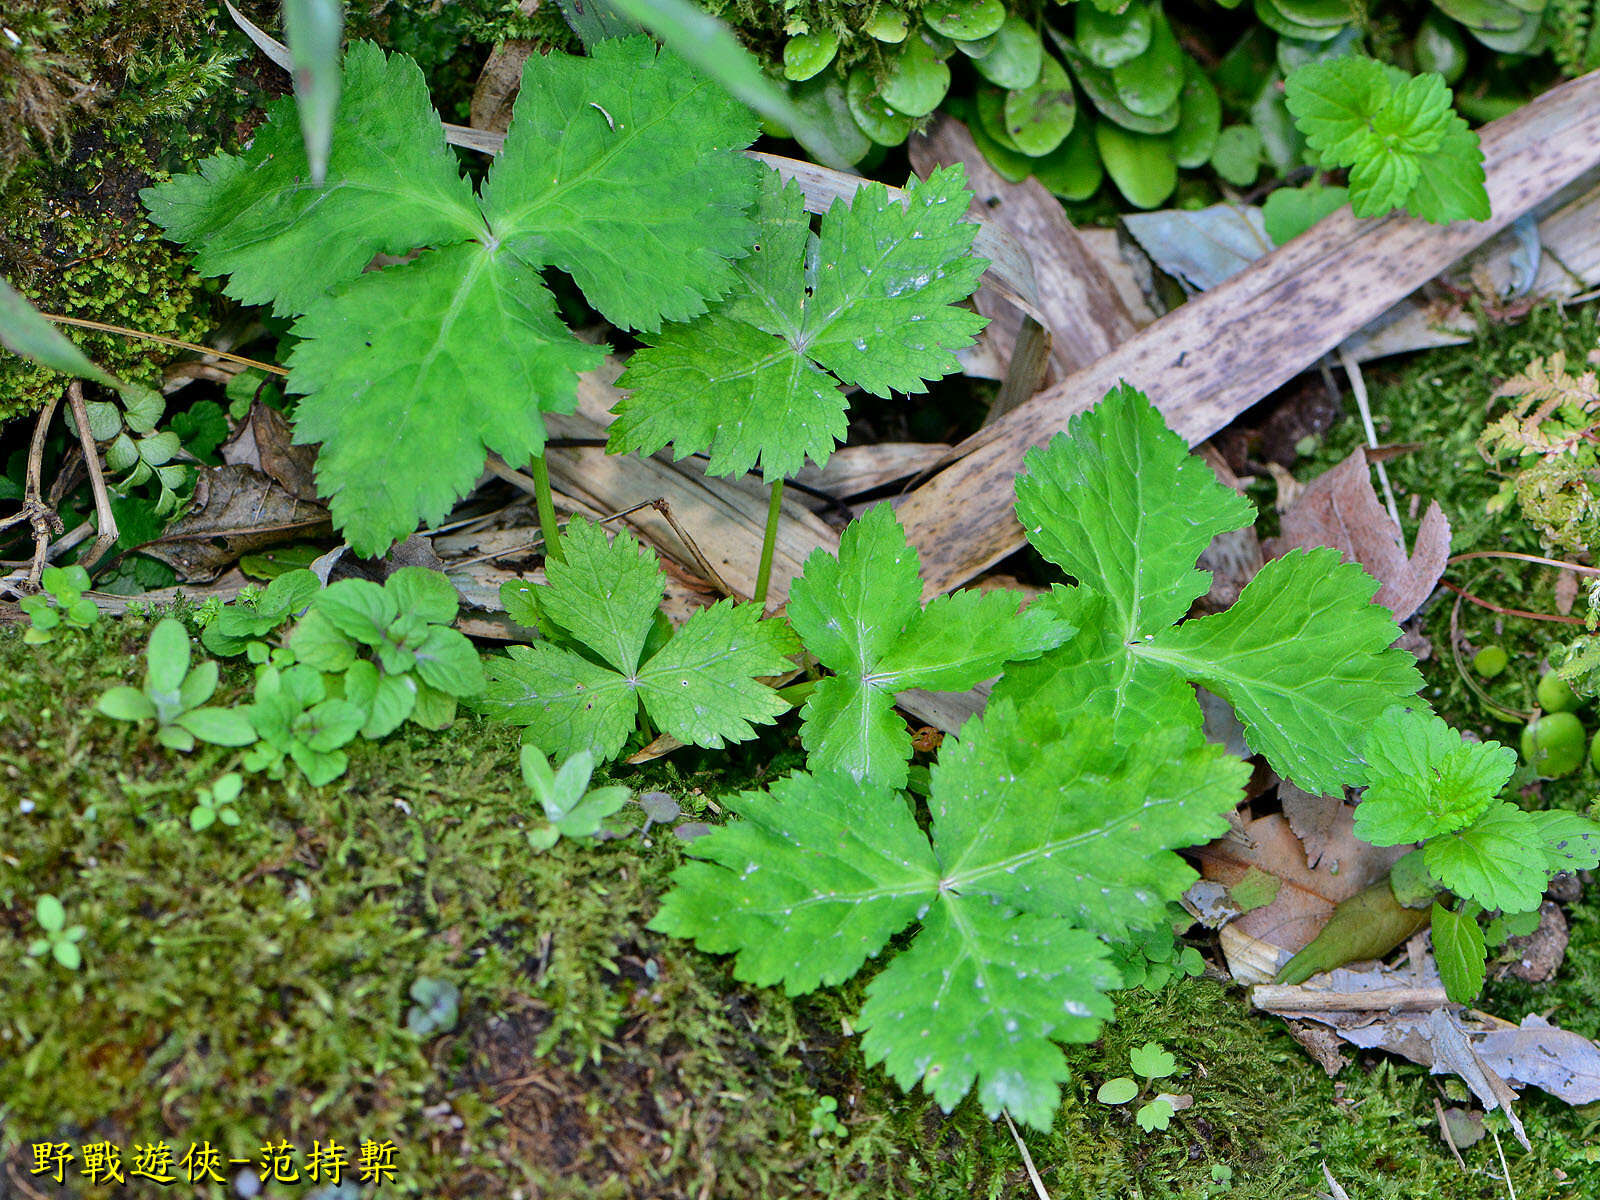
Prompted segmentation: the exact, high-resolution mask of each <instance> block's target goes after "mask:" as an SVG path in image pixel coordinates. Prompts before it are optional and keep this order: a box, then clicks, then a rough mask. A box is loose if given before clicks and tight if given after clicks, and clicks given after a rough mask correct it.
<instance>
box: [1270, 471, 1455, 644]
mask: <svg viewBox="0 0 1600 1200" xmlns="http://www.w3.org/2000/svg"><path fill="white" fill-rule="evenodd" d="M1282 528H1283V535H1282V536H1281V537H1277V538H1272V539H1269V540H1268V542H1267V544H1266V547H1265V549H1266V553H1267V556H1268V557H1269V558H1279V557H1281V556H1282V555H1284V554H1287V553H1288V552H1289V551H1290V550H1296V549H1311V548H1312V547H1315V546H1332V547H1333V548H1334V549H1336V550H1338V551H1339V553H1340V554H1341V555H1342V556H1343V557H1344V560H1345V561H1346V562H1355V563H1360V564H1361V565H1362V566H1363V567H1365V568H1366V569H1367V572H1368V574H1370V575H1371V576H1372V577H1373V578H1374V579H1376V580H1378V582H1379V583H1381V584H1382V585H1383V586H1382V588H1380V589H1379V591H1378V594H1377V596H1376V597H1375V601H1376V603H1378V604H1382V605H1384V606H1385V607H1387V608H1388V609H1389V610H1390V611H1392V612H1393V613H1394V615H1395V620H1397V621H1403V620H1405V619H1406V618H1407V617H1409V616H1410V615H1411V614H1412V613H1414V612H1416V611H1417V609H1418V608H1420V607H1421V606H1422V602H1423V601H1424V600H1426V599H1427V598H1428V596H1429V594H1430V593H1431V592H1432V591H1433V589H1434V587H1435V585H1436V584H1438V582H1439V577H1440V576H1441V575H1443V574H1444V567H1445V562H1446V560H1447V559H1449V557H1450V522H1449V521H1447V520H1445V516H1444V512H1443V510H1441V509H1440V507H1439V505H1438V502H1437V501H1435V502H1432V503H1430V504H1429V505H1428V510H1427V512H1425V513H1424V514H1423V516H1422V525H1421V526H1420V527H1419V528H1418V530H1417V540H1416V545H1415V546H1414V547H1413V549H1412V552H1411V556H1410V557H1409V558H1408V557H1407V556H1406V552H1405V549H1404V547H1402V546H1401V544H1400V542H1399V533H1398V531H1397V530H1396V529H1395V527H1394V522H1392V521H1391V520H1390V519H1389V515H1388V513H1386V512H1385V511H1384V509H1383V505H1382V504H1381V503H1379V501H1378V496H1377V493H1375V492H1374V491H1373V490H1372V475H1371V472H1370V471H1369V470H1368V467H1367V456H1366V453H1365V452H1364V451H1362V450H1361V449H1359V448H1358V449H1357V450H1356V451H1355V452H1354V453H1353V454H1351V455H1350V457H1349V458H1347V459H1345V460H1344V461H1343V462H1342V463H1340V464H1339V465H1338V466H1336V467H1334V468H1333V469H1332V470H1329V471H1324V472H1323V473H1322V474H1321V475H1319V476H1317V478H1316V479H1314V480H1312V481H1311V483H1310V484H1309V485H1307V487H1306V489H1305V490H1304V491H1303V492H1301V493H1300V495H1299V496H1298V497H1297V498H1296V499H1295V501H1294V503H1293V504H1291V505H1290V506H1289V508H1288V510H1287V511H1286V512H1284V514H1283V520H1282Z"/></svg>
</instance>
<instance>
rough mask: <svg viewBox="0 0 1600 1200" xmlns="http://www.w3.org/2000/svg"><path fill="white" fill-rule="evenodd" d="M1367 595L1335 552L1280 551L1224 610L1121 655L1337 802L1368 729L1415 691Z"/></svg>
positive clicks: (1387, 626)
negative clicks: (1205, 695) (1218, 702)
mask: <svg viewBox="0 0 1600 1200" xmlns="http://www.w3.org/2000/svg"><path fill="white" fill-rule="evenodd" d="M1377 590H1378V584H1377V582H1376V581H1375V580H1374V579H1373V578H1372V577H1371V576H1370V575H1368V574H1367V573H1366V572H1365V571H1363V570H1362V569H1361V568H1360V567H1358V566H1356V565H1355V564H1353V563H1341V562H1340V561H1339V552H1338V551H1337V550H1333V549H1329V548H1326V547H1323V548H1319V549H1316V550H1311V551H1300V550H1295V551H1291V552H1290V553H1288V554H1286V555H1284V556H1283V557H1282V558H1278V559H1274V560H1273V561H1272V562H1269V563H1268V564H1267V565H1266V566H1265V567H1263V568H1262V569H1261V571H1260V572H1259V573H1258V574H1257V575H1256V577H1255V578H1254V579H1252V580H1251V581H1250V582H1249V583H1248V584H1246V585H1245V588H1244V590H1243V591H1242V592H1241V593H1240V595H1239V599H1238V602H1237V603H1235V604H1234V605H1233V607H1232V608H1230V609H1228V610H1227V611H1226V612H1221V613H1216V614H1214V615H1212V616H1209V617H1203V618H1201V619H1200V620H1198V621H1189V622H1187V623H1185V624H1183V625H1179V626H1178V627H1177V628H1175V629H1172V630H1169V631H1167V632H1165V633H1162V634H1160V635H1158V636H1157V637H1155V638H1154V639H1153V640H1152V641H1150V642H1146V643H1140V644H1137V645H1135V646H1134V647H1133V652H1134V653H1135V654H1136V655H1139V656H1142V657H1146V658H1149V659H1151V660H1153V661H1156V662H1161V663H1165V664H1167V665H1169V666H1171V667H1173V668H1175V669H1177V670H1178V671H1179V672H1181V673H1182V674H1183V675H1184V677H1185V678H1187V679H1191V680H1194V681H1195V682H1197V683H1200V684H1202V685H1203V686H1204V687H1206V688H1209V689H1210V690H1211V691H1213V692H1215V693H1216V694H1217V695H1219V696H1221V697H1222V698H1223V699H1225V700H1227V701H1228V703H1229V704H1231V705H1233V708H1234V712H1235V713H1236V714H1238V717H1239V719H1240V721H1242V722H1243V723H1244V727H1245V739H1246V741H1248V742H1249V745H1250V748H1251V749H1252V750H1254V751H1256V752H1257V753H1259V754H1264V755H1265V756H1266V758H1267V761H1268V762H1270V763H1271V764H1272V765H1273V767H1274V769H1276V770H1277V771H1278V773H1279V774H1281V775H1283V776H1284V777H1285V778H1287V779H1290V780H1292V781H1293V782H1294V783H1295V784H1297V785H1298V786H1300V787H1302V788H1304V789H1306V790H1307V791H1310V792H1316V793H1319V794H1322V795H1329V794H1338V790H1339V789H1340V788H1341V787H1343V786H1344V785H1345V784H1346V783H1353V782H1356V781H1358V780H1359V779H1360V778H1361V777H1362V763H1361V757H1360V753H1359V750H1358V748H1359V747H1360V746H1361V744H1362V743H1363V741H1364V740H1365V738H1366V734H1367V731H1368V729H1370V728H1371V727H1372V725H1373V723H1374V722H1375V721H1376V720H1377V719H1378V718H1379V717H1380V716H1382V715H1383V714H1384V713H1385V712H1386V711H1388V710H1389V709H1390V708H1391V707H1393V706H1394V705H1395V704H1397V703H1400V702H1403V701H1404V700H1405V699H1406V698H1407V697H1409V696H1411V695H1413V694H1415V692H1416V691H1417V689H1418V688H1419V687H1421V685H1422V677H1421V676H1420V675H1419V674H1418V673H1417V668H1416V660H1415V659H1414V658H1413V657H1412V656H1411V655H1410V654H1408V653H1406V652H1405V651H1404V650H1398V649H1394V648H1393V643H1394V642H1395V640H1396V639H1397V638H1398V637H1399V631H1398V629H1397V628H1396V626H1395V623H1394V615H1393V614H1392V613H1391V612H1390V611H1389V610H1388V609H1386V608H1383V607H1382V606H1380V605H1376V604H1373V603H1371V599H1372V596H1373V595H1374V594H1375V593H1376V592H1377ZM1285 647H1293V653H1288V652H1286V650H1285Z"/></svg>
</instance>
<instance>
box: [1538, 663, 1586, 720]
mask: <svg viewBox="0 0 1600 1200" xmlns="http://www.w3.org/2000/svg"><path fill="white" fill-rule="evenodd" d="M1534 694H1535V695H1536V696H1537V697H1538V699H1539V707H1540V708H1542V709H1544V711H1545V712H1547V713H1568V712H1571V711H1573V709H1575V708H1577V707H1578V705H1580V704H1582V703H1583V701H1582V700H1580V699H1579V698H1578V693H1577V692H1575V691H1573V690H1572V688H1571V687H1569V686H1568V684H1567V681H1566V680H1565V679H1563V678H1561V676H1559V675H1557V674H1556V673H1555V672H1554V671H1547V672H1545V674H1544V675H1542V676H1541V677H1540V679H1539V687H1538V690H1537V691H1536V692H1535V693H1534Z"/></svg>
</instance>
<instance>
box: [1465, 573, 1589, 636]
mask: <svg viewBox="0 0 1600 1200" xmlns="http://www.w3.org/2000/svg"><path fill="white" fill-rule="evenodd" d="M1439 586H1440V587H1442V588H1444V589H1445V591H1447V592H1454V593H1455V594H1456V595H1458V596H1460V597H1461V598H1462V599H1463V600H1465V601H1466V602H1467V603H1468V604H1476V605H1477V606H1478V607H1479V608H1487V609H1488V610H1489V611H1490V612H1492V613H1499V614H1500V615H1501V616H1502V617H1521V618H1523V619H1524V620H1527V621H1556V622H1558V623H1560V624H1562V625H1582V624H1583V618H1582V617H1563V616H1561V615H1560V614H1559V613H1540V612H1529V611H1528V610H1527V609H1525V608H1506V607H1505V606H1504V605H1500V604H1496V603H1494V602H1493V601H1492V600H1485V599H1483V598H1482V597H1481V596H1474V595H1473V594H1472V593H1471V592H1469V591H1467V590H1466V589H1465V588H1459V587H1457V586H1456V585H1455V584H1453V583H1446V582H1445V581H1444V580H1443V579H1441V580H1440V581H1439Z"/></svg>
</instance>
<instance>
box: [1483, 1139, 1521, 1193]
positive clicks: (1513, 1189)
mask: <svg viewBox="0 0 1600 1200" xmlns="http://www.w3.org/2000/svg"><path fill="white" fill-rule="evenodd" d="M1489 1136H1490V1137H1492V1138H1493V1139H1494V1152H1495V1153H1496V1154H1498V1155H1499V1156H1500V1170H1501V1172H1502V1173H1503V1174H1504V1175H1505V1180H1506V1195H1508V1196H1510V1197H1511V1200H1517V1185H1516V1184H1514V1183H1512V1182H1511V1167H1510V1166H1509V1164H1507V1162H1506V1152H1505V1148H1504V1147H1503V1146H1501V1145H1500V1135H1499V1134H1498V1133H1496V1132H1495V1131H1494V1130H1492V1129H1491V1130H1489Z"/></svg>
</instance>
